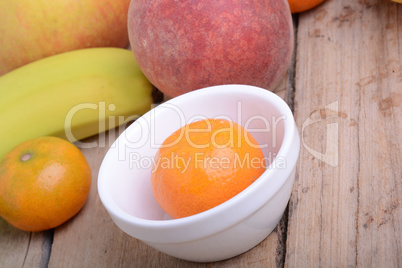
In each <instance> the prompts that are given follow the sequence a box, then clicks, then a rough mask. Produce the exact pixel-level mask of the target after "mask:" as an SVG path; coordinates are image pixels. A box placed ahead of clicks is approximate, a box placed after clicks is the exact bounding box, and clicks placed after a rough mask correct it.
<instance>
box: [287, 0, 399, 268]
mask: <svg viewBox="0 0 402 268" xmlns="http://www.w3.org/2000/svg"><path fill="white" fill-rule="evenodd" d="M401 45H402V6H400V5H399V6H398V5H397V4H396V3H392V2H390V1H377V0H367V1H363V0H361V1H346V0H340V1H326V2H324V4H323V5H321V6H319V7H318V8H316V9H314V10H313V11H311V12H306V13H304V14H301V15H300V17H299V25H298V40H297V57H296V82H295V83H296V84H295V87H296V90H295V106H294V111H295V117H296V121H297V125H298V127H299V131H300V132H301V136H302V138H303V144H302V150H301V154H300V159H299V162H298V172H297V177H296V181H295V184H294V188H293V192H292V197H291V202H290V206H289V225H288V235H287V247H286V250H287V255H286V262H285V264H286V266H287V267H354V266H359V267H398V266H399V267H400V266H401V264H402V259H401V258H402V257H401V256H402V254H401V249H402V236H401V235H402V232H401V231H402V230H401V224H402V222H401V215H402V210H401V194H402V184H401V183H402V182H401V172H400V171H401V167H402V162H401V154H400V145H401V135H400V133H401V114H402V113H401V94H402V92H401V90H402V76H401V50H402V47H401Z"/></svg>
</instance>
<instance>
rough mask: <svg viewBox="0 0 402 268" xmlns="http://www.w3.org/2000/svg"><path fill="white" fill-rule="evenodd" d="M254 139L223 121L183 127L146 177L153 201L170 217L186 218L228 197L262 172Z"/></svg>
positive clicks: (165, 145) (168, 141)
mask: <svg viewBox="0 0 402 268" xmlns="http://www.w3.org/2000/svg"><path fill="white" fill-rule="evenodd" d="M265 169H266V168H265V158H264V155H263V152H262V150H261V148H260V146H259V145H258V143H257V141H256V140H255V139H254V138H253V137H252V136H251V134H250V133H249V132H248V131H247V130H246V129H245V128H243V127H242V126H240V125H238V124H237V123H234V122H232V121H230V120H225V119H206V120H200V121H196V122H193V123H190V124H187V125H185V126H184V127H182V128H181V129H179V130H177V131H176V132H174V133H173V134H172V135H170V136H169V137H168V138H167V139H166V140H165V141H164V142H163V144H162V145H161V147H160V148H159V150H158V152H157V154H156V156H155V159H154V165H153V169H152V174H151V186H152V191H153V194H154V197H155V199H156V201H157V202H158V204H159V205H160V206H161V208H162V209H163V210H164V211H165V212H166V213H167V214H168V215H169V216H170V217H172V218H174V219H175V218H183V217H187V216H191V215H194V214H197V213H200V212H203V211H206V210H208V209H211V208H213V207H215V206H218V205H220V204H222V203H224V202H225V201H227V200H229V199H231V198H232V197H234V196H235V195H237V194H239V193H240V192H242V191H243V190H244V189H246V188H247V187H248V186H249V185H250V184H252V183H253V182H254V181H255V180H257V179H258V178H259V177H260V176H261V174H262V173H263V172H264V171H265Z"/></svg>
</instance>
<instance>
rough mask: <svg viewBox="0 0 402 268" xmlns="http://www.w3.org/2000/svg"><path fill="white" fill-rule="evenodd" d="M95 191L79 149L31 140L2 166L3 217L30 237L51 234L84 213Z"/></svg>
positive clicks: (56, 140) (47, 139)
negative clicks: (34, 232) (81, 211)
mask: <svg viewBox="0 0 402 268" xmlns="http://www.w3.org/2000/svg"><path fill="white" fill-rule="evenodd" d="M90 186H91V170H90V167H89V164H88V162H87V160H86V159H85V157H84V155H83V154H82V153H81V151H80V150H79V149H78V148H77V147H76V146H75V145H74V144H72V143H70V142H68V141H66V140H63V139H60V138H55V137H41V138H36V139H32V140H28V141H25V142H23V143H21V144H20V145H18V146H17V147H15V148H14V149H12V150H11V151H10V152H9V153H8V154H6V155H5V156H4V158H3V159H2V160H1V162H0V216H1V217H2V218H3V219H5V220H6V221H7V222H9V223H10V224H11V225H13V226H15V227H17V228H19V229H21V230H24V231H43V230H47V229H51V228H54V227H57V226H59V225H61V224H62V223H64V222H66V221H67V220H69V219H70V218H71V217H73V216H74V215H75V214H77V213H78V211H79V210H81V208H82V207H83V206H84V204H85V202H86V199H87V197H88V194H89V190H90Z"/></svg>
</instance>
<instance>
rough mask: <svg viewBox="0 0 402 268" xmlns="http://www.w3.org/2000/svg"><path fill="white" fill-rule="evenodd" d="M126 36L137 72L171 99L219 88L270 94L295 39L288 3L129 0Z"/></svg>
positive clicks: (278, 0) (266, 0)
mask: <svg viewBox="0 0 402 268" xmlns="http://www.w3.org/2000/svg"><path fill="white" fill-rule="evenodd" d="M128 33H129V40H130V45H131V48H132V51H133V53H134V55H135V57H136V59H137V61H138V64H139V66H140V68H141V70H142V71H143V73H144V74H145V76H146V77H147V78H148V79H149V80H150V81H151V83H152V84H153V85H154V86H155V87H157V88H158V89H159V90H160V91H162V92H163V93H165V94H166V95H168V96H170V97H175V96H178V95H181V94H183V93H186V92H189V91H192V90H195V89H199V88H203V87H207V86H212V85H220V84H247V85H253V86H259V87H263V88H266V89H269V90H272V89H273V88H274V87H275V86H276V85H277V84H278V82H279V81H280V79H281V78H282V77H283V75H284V74H285V73H286V71H287V68H288V66H289V63H290V59H291V54H292V51H293V38H294V37H293V24H292V18H291V13H290V9H289V5H288V2H287V0H250V1H240V0H203V1H173V0H165V1H163V0H153V1H149V0H133V1H132V2H131V4H130V8H129V13H128Z"/></svg>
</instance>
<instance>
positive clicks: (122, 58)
mask: <svg viewBox="0 0 402 268" xmlns="http://www.w3.org/2000/svg"><path fill="white" fill-rule="evenodd" d="M0 96H1V97H0V144H1V145H0V159H1V158H3V156H4V155H5V154H6V153H7V152H8V151H10V150H11V149H12V148H13V147H15V146H16V145H18V144H19V143H21V142H23V141H25V140H28V139H31V138H36V137H40V136H57V137H62V138H65V139H68V140H69V141H71V142H76V141H77V140H81V139H84V138H86V137H89V136H93V135H95V134H98V133H101V132H104V131H106V130H108V129H111V128H115V127H117V126H119V125H123V124H126V123H127V122H128V121H130V120H132V119H136V118H137V117H138V116H140V115H142V114H144V113H145V112H147V111H148V110H150V109H151V105H152V102H153V100H152V85H151V84H150V82H149V81H148V80H147V79H146V78H145V76H144V75H143V74H142V72H141V70H140V68H139V67H138V65H137V62H136V61H135V58H134V55H133V53H132V52H131V51H129V50H125V49H121V48H88V49H81V50H75V51H71V52H66V53H62V54H58V55H55V56H51V57H48V58H44V59H42V60H39V61H36V62H33V63H30V64H28V65H25V66H23V67H20V68H18V69H16V70H14V71H11V72H9V73H7V74H5V75H3V76H1V77H0Z"/></svg>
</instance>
